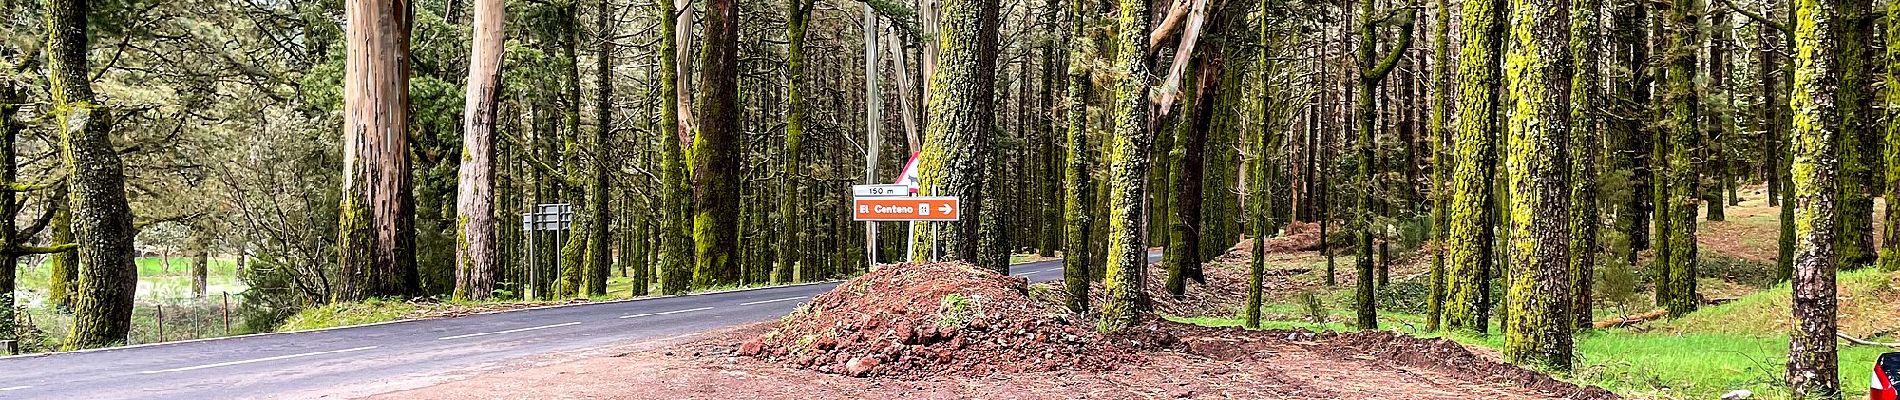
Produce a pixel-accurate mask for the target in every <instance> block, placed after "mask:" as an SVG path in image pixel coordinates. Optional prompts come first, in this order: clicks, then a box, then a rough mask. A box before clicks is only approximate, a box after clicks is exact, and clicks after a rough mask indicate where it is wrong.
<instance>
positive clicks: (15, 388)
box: [0, 386, 32, 392]
mask: <svg viewBox="0 0 1900 400" xmlns="http://www.w3.org/2000/svg"><path fill="white" fill-rule="evenodd" d="M30 387H32V386H14V387H3V388H0V392H11V391H15V390H20V389H26V388H30Z"/></svg>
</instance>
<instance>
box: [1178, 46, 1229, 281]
mask: <svg viewBox="0 0 1900 400" xmlns="http://www.w3.org/2000/svg"><path fill="white" fill-rule="evenodd" d="M1212 50H1213V49H1208V50H1203V51H1202V53H1199V54H1201V56H1197V57H1198V58H1199V59H1200V60H1199V61H1200V63H1199V66H1195V67H1191V68H1190V69H1192V70H1195V71H1197V74H1196V78H1197V79H1195V82H1196V85H1195V94H1194V95H1193V96H1191V97H1188V98H1187V99H1186V101H1183V102H1181V107H1182V108H1185V109H1187V110H1183V111H1184V112H1182V113H1180V115H1181V117H1182V119H1181V121H1180V125H1179V126H1177V127H1176V128H1177V129H1175V132H1176V134H1175V142H1176V143H1177V144H1179V145H1180V146H1181V156H1180V157H1181V163H1180V165H1179V166H1178V168H1177V169H1176V170H1175V171H1174V179H1173V181H1174V186H1173V188H1172V189H1174V190H1172V192H1174V193H1173V194H1174V198H1175V203H1174V221H1173V223H1172V224H1169V226H1168V229H1169V230H1170V231H1171V232H1170V233H1169V235H1168V242H1169V243H1168V247H1167V254H1166V255H1165V256H1164V258H1166V260H1164V261H1163V264H1165V265H1166V266H1167V269H1168V276H1167V280H1166V282H1165V286H1166V288H1167V290H1168V295H1171V296H1174V297H1176V298H1180V297H1181V296H1182V295H1183V294H1185V293H1186V292H1187V281H1188V280H1189V279H1193V280H1194V281H1195V282H1199V283H1202V284H1206V283H1207V278H1206V277H1205V276H1204V274H1202V272H1201V254H1200V251H1201V250H1200V249H1201V232H1203V229H1204V228H1206V224H1204V223H1203V221H1202V218H1201V217H1202V215H1201V200H1202V194H1201V183H1202V179H1203V178H1204V177H1203V175H1202V172H1203V171H1204V169H1203V167H1204V164H1202V163H1203V162H1204V161H1205V160H1204V159H1203V157H1202V156H1203V154H1204V153H1205V151H1206V148H1207V128H1208V125H1209V123H1208V122H1209V121H1208V120H1209V119H1211V118H1213V111H1214V96H1213V94H1214V90H1217V89H1215V85H1216V84H1217V83H1218V82H1219V79H1220V78H1219V76H1220V73H1221V72H1220V69H1221V67H1220V65H1219V63H1220V62H1219V61H1218V60H1215V59H1214V58H1212V57H1206V56H1205V54H1207V52H1208V51H1212ZM1180 62H1187V61H1186V60H1182V61H1180ZM1223 195H1224V194H1223Z"/></svg>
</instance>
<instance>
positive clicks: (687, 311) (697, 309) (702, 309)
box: [653, 307, 712, 315]
mask: <svg viewBox="0 0 1900 400" xmlns="http://www.w3.org/2000/svg"><path fill="white" fill-rule="evenodd" d="M711 309H712V307H700V308H694V309H689V310H673V311H667V312H662V313H653V315H673V314H679V313H689V312H694V311H706V310H711Z"/></svg>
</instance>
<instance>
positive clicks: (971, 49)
mask: <svg viewBox="0 0 1900 400" xmlns="http://www.w3.org/2000/svg"><path fill="white" fill-rule="evenodd" d="M990 1H992V0H947V1H945V2H943V3H942V21H941V28H942V29H941V30H940V31H939V32H938V35H939V40H938V42H939V43H940V44H941V46H940V48H939V50H938V56H937V66H936V72H935V76H934V77H932V78H931V79H932V80H931V84H930V87H929V95H930V107H929V113H930V114H929V115H930V118H927V120H928V121H930V124H929V125H927V126H926V127H925V129H924V147H923V151H922V152H920V154H918V156H917V157H918V160H917V170H918V178H919V183H918V185H919V191H918V194H920V195H925V196H956V197H958V198H960V199H961V200H962V201H961V202H962V206H963V209H964V210H965V211H968V210H983V209H984V208H983V196H982V189H983V181H984V172H985V169H986V166H987V162H988V161H990V156H989V152H990V132H988V131H986V129H987V128H988V127H989V125H990V121H989V120H988V117H989V115H990V114H989V109H988V107H989V104H990V99H991V96H992V94H993V93H994V89H995V87H994V86H993V85H994V83H995V82H994V81H993V80H994V75H993V74H994V73H995V64H996V62H995V54H993V53H994V52H995V37H994V36H995V34H996V30H995V29H994V28H995V27H994V26H991V25H992V24H991V23H989V21H987V20H988V19H990V18H985V17H986V16H985V14H993V13H994V12H995V10H990V9H986V5H989V2H990ZM989 8H993V7H989ZM985 53H991V54H985ZM985 61H988V62H985ZM964 214H965V216H966V217H965V218H963V219H961V220H958V221H954V222H931V223H925V224H918V226H917V229H915V230H914V232H913V237H912V240H913V241H914V243H915V244H916V246H915V247H914V249H913V250H914V253H912V254H910V259H911V260H912V261H957V260H960V261H968V262H977V261H979V259H978V258H977V256H978V250H977V248H978V244H979V243H978V234H979V233H978V231H979V229H980V227H981V225H982V224H981V222H982V221H981V219H983V218H994V217H996V216H990V217H984V216H981V215H980V213H969V212H965V213H964Z"/></svg>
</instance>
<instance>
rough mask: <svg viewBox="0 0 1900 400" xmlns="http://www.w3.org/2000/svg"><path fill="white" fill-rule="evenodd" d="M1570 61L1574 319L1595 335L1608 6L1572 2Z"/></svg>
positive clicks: (1578, 0)
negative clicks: (1603, 21)
mask: <svg viewBox="0 0 1900 400" xmlns="http://www.w3.org/2000/svg"><path fill="white" fill-rule="evenodd" d="M1569 5H1570V43H1569V46H1570V60H1571V62H1573V63H1575V68H1573V70H1572V72H1574V74H1573V75H1572V77H1571V79H1570V143H1569V146H1570V151H1569V155H1570V210H1571V216H1570V268H1569V269H1570V290H1571V294H1572V297H1573V298H1574V300H1573V301H1574V302H1573V303H1572V305H1571V315H1572V316H1573V317H1574V318H1573V319H1574V320H1575V321H1576V327H1577V328H1578V329H1589V328H1590V326H1591V322H1592V321H1591V319H1592V318H1591V317H1592V316H1593V313H1592V310H1591V308H1592V306H1593V301H1592V298H1591V286H1592V285H1591V283H1593V281H1594V280H1595V275H1596V274H1595V273H1594V272H1592V268H1594V267H1595V266H1596V263H1597V239H1598V238H1597V231H1598V230H1599V229H1601V227H1602V220H1601V219H1600V218H1601V214H1600V211H1599V205H1598V200H1597V191H1598V190H1599V188H1598V182H1597V168H1598V165H1599V163H1600V160H1599V158H1598V154H1599V153H1598V152H1599V151H1600V150H1599V149H1601V148H1602V146H1603V143H1602V139H1601V137H1599V136H1598V134H1597V132H1598V129H1599V127H1600V126H1601V125H1599V124H1600V122H1599V120H1598V119H1597V114H1598V111H1597V96H1598V93H1599V92H1600V91H1601V89H1600V88H1599V87H1598V86H1599V83H1598V82H1599V77H1601V76H1602V75H1601V74H1602V72H1601V70H1600V67H1599V65H1601V64H1599V60H1598V55H1599V54H1600V53H1601V52H1600V51H1598V47H1599V46H1601V45H1600V44H1598V43H1599V41H1598V40H1597V39H1598V37H1597V35H1598V33H1597V32H1599V31H1600V30H1601V29H1602V28H1601V26H1600V24H1599V23H1598V22H1597V20H1598V14H1599V12H1600V10H1601V9H1602V7H1603V2H1602V0H1571V2H1570V4H1569Z"/></svg>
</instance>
